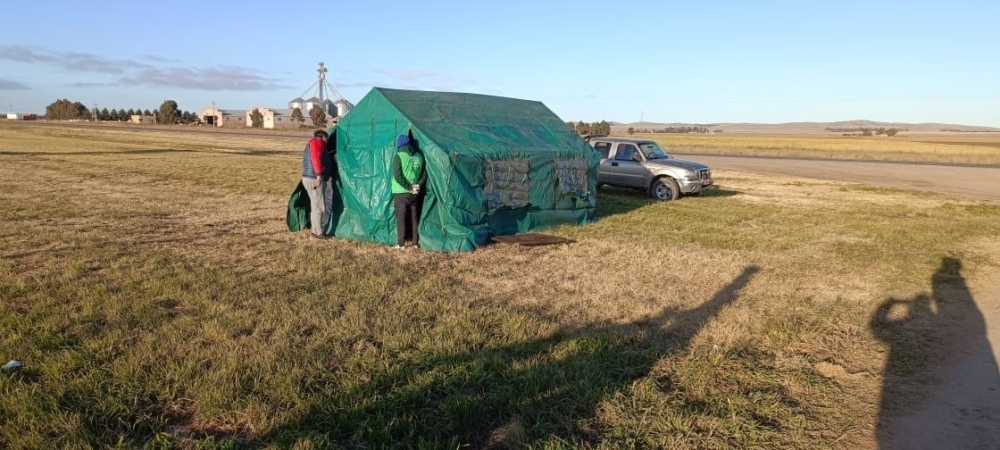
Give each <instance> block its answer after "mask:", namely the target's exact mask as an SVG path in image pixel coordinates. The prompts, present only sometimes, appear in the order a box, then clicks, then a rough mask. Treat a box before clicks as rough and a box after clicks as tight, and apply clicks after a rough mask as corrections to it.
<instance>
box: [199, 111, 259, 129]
mask: <svg viewBox="0 0 1000 450" xmlns="http://www.w3.org/2000/svg"><path fill="white" fill-rule="evenodd" d="M247 114H248V113H247V111H246V110H243V109H219V108H216V107H211V108H205V109H203V110H201V112H199V113H198V120H199V121H200V122H201V123H203V124H205V125H209V126H215V127H229V128H242V127H246V126H248V125H247V120H248V116H247Z"/></svg>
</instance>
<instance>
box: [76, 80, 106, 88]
mask: <svg viewBox="0 0 1000 450" xmlns="http://www.w3.org/2000/svg"><path fill="white" fill-rule="evenodd" d="M117 85H118V83H98V82H94V81H81V82H77V83H68V84H66V86H70V87H79V88H92V87H110V86H117Z"/></svg>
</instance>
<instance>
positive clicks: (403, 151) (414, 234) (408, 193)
mask: <svg viewBox="0 0 1000 450" xmlns="http://www.w3.org/2000/svg"><path fill="white" fill-rule="evenodd" d="M426 180H427V172H426V171H425V170H424V155H422V154H420V153H419V152H417V151H416V149H415V148H414V146H413V143H411V142H410V136H409V135H407V134H401V135H399V137H397V138H396V154H395V155H394V156H393V157H392V203H393V207H394V209H395V210H396V247H395V248H397V249H402V248H403V246H404V245H405V244H406V241H407V240H409V241H410V242H412V243H413V245H414V246H415V247H420V232H419V231H418V230H419V227H420V206H421V199H422V198H423V193H424V183H425V182H426Z"/></svg>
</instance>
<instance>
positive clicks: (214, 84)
mask: <svg viewBox="0 0 1000 450" xmlns="http://www.w3.org/2000/svg"><path fill="white" fill-rule="evenodd" d="M142 58H143V59H144V60H146V61H154V62H157V63H160V64H158V65H153V64H150V63H147V62H139V61H135V60H131V59H113V58H105V57H103V56H100V55H95V54H91V53H80V52H57V51H52V50H48V49H45V48H41V47H34V46H28V45H0V60H9V61H17V62H22V63H28V64H45V65H49V66H54V67H57V68H61V69H63V70H65V71H68V72H89V73H98V74H105V75H117V78H115V79H114V80H109V81H107V82H79V83H71V84H69V85H70V86H75V87H105V86H117V85H127V86H150V87H179V88H185V89H201V90H223V91H267V90H274V89H286V88H288V87H289V86H285V85H283V84H281V83H280V82H279V80H275V79H271V78H267V77H263V76H261V75H259V74H258V73H257V72H258V71H257V70H255V69H252V68H247V67H233V66H218V67H177V66H174V67H163V63H172V62H174V61H170V60H167V59H165V58H161V57H158V56H155V55H149V54H146V55H142Z"/></svg>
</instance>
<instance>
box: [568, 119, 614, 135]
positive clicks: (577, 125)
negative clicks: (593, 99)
mask: <svg viewBox="0 0 1000 450" xmlns="http://www.w3.org/2000/svg"><path fill="white" fill-rule="evenodd" d="M566 125H567V126H569V128H570V129H572V130H576V132H577V133H580V135H581V136H589V135H595V134H599V135H608V134H611V124H610V123H608V122H607V121H604V120H602V121H600V122H591V123H587V122H584V121H582V120H581V121H579V122H573V121H572V120H571V121H569V122H566Z"/></svg>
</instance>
